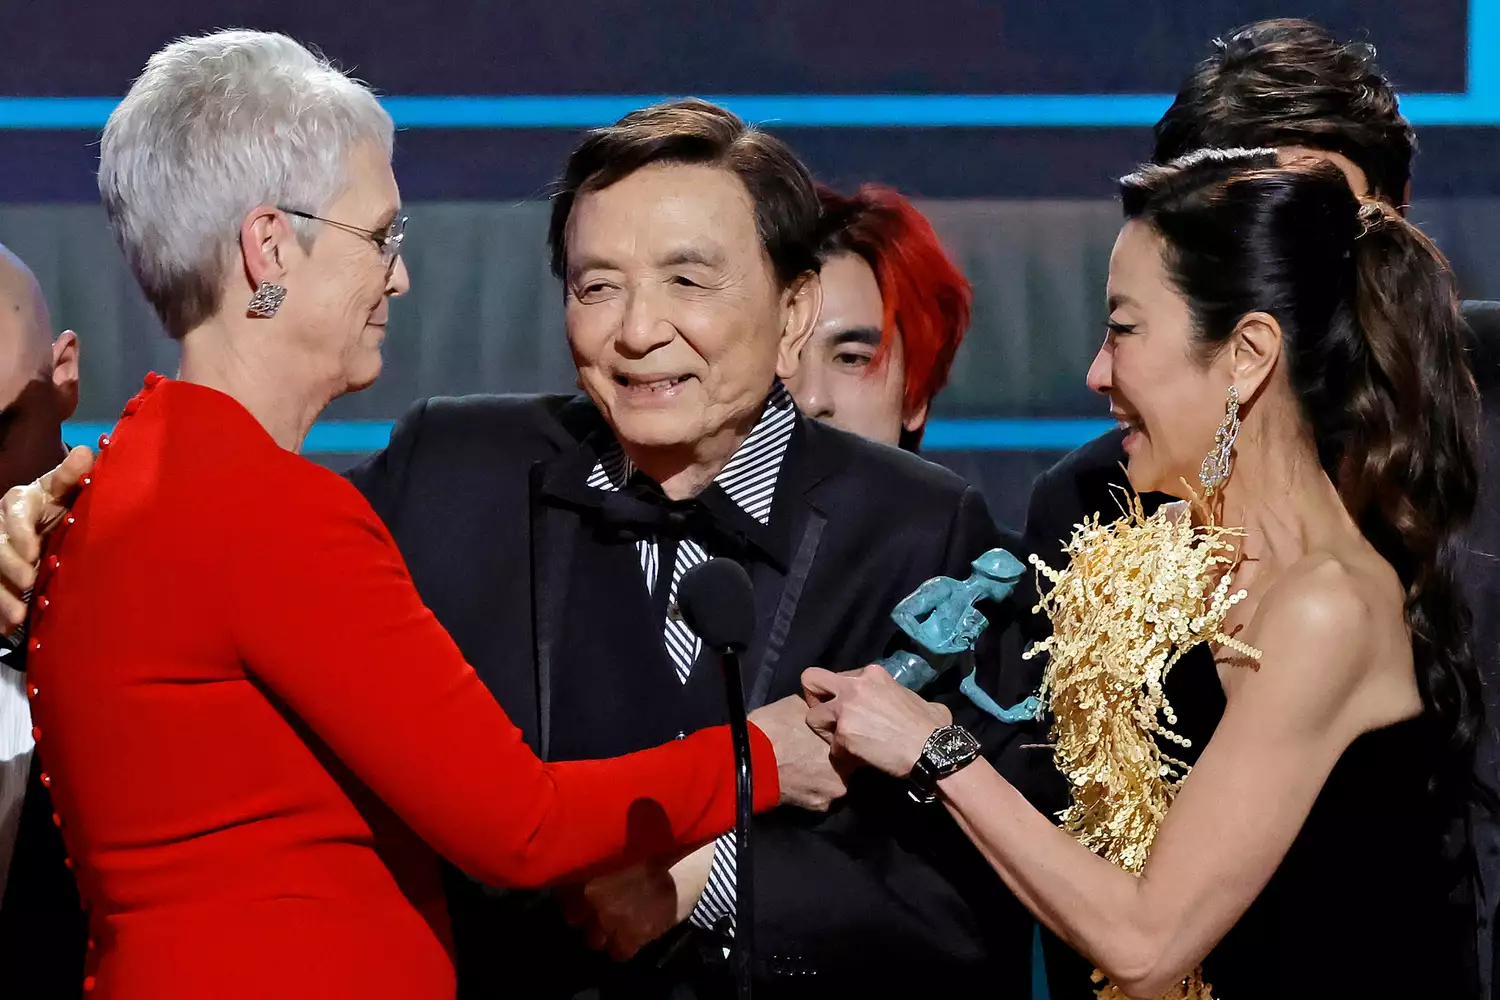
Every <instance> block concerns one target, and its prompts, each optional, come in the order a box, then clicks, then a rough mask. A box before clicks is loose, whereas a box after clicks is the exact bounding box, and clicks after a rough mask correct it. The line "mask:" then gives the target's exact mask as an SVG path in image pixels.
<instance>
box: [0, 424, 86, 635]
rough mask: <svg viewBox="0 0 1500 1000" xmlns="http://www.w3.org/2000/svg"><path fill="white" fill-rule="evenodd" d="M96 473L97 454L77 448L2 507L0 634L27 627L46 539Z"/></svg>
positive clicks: (10, 496)
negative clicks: (30, 596) (91, 473)
mask: <svg viewBox="0 0 1500 1000" xmlns="http://www.w3.org/2000/svg"><path fill="white" fill-rule="evenodd" d="M93 467H94V453H93V452H92V451H90V450H89V449H88V448H86V447H84V446H82V445H79V446H78V447H77V448H74V449H73V450H72V451H70V452H68V457H67V458H65V459H63V462H62V464H61V465H59V466H58V467H57V468H55V469H53V470H52V471H51V472H49V473H47V474H46V475H45V476H42V478H40V479H38V480H36V481H35V482H33V483H29V484H27V485H26V486H17V487H14V488H13V489H11V490H10V491H9V492H8V493H6V494H5V499H4V500H3V501H0V634H4V635H10V634H11V633H13V632H14V631H15V630H16V629H18V628H20V627H21V625H22V623H24V622H25V621H26V601H25V599H24V598H25V595H26V594H27V593H28V592H29V591H30V590H31V588H32V586H33V585H35V583H36V567H37V563H39V562H41V559H42V539H43V538H44V537H46V535H47V533H48V532H49V531H51V530H52V529H53V528H54V527H56V526H57V524H58V522H59V521H61V520H62V518H63V515H64V514H66V513H67V512H68V507H67V503H68V502H69V501H71V499H72V496H73V493H74V492H75V491H76V490H77V488H78V483H79V481H80V480H82V479H83V477H84V476H86V475H88V472H89V470H90V469H92V468H93Z"/></svg>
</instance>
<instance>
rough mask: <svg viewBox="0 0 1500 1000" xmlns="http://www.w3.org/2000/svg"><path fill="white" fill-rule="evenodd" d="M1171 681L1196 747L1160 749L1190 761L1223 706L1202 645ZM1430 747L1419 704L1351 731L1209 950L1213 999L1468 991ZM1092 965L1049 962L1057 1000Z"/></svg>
mask: <svg viewBox="0 0 1500 1000" xmlns="http://www.w3.org/2000/svg"><path fill="white" fill-rule="evenodd" d="M1166 694H1167V697H1168V699H1169V700H1170V701H1171V703H1172V707H1173V709H1174V710H1175V712H1176V715H1177V719H1178V725H1177V727H1176V731H1177V732H1178V733H1179V734H1180V735H1183V736H1187V737H1189V738H1190V739H1191V740H1192V747H1191V748H1189V749H1183V748H1181V747H1177V746H1175V745H1170V744H1164V746H1163V749H1164V750H1166V751H1167V752H1169V753H1171V754H1172V755H1173V756H1175V757H1178V758H1179V759H1182V760H1185V761H1186V762H1187V763H1189V764H1191V763H1193V762H1194V761H1196V760H1197V757H1198V754H1199V753H1200V752H1201V751H1202V748H1203V747H1204V746H1205V745H1207V743H1208V740H1209V738H1210V737H1211V736H1212V735H1213V731H1214V729H1215V727H1217V725H1218V723H1219V720H1220V719H1221V718H1222V717H1223V714H1224V706H1225V700H1224V690H1223V687H1222V686H1221V685H1220V683H1219V678H1218V673H1217V670H1216V668H1215V665H1214V662H1213V658H1212V656H1211V654H1210V653H1209V651H1208V649H1207V647H1204V646H1200V647H1198V648H1197V649H1195V650H1193V651H1192V653H1190V654H1188V655H1187V656H1185V657H1184V658H1183V660H1182V661H1181V662H1180V663H1179V664H1178V665H1177V666H1176V667H1174V668H1173V670H1172V672H1171V673H1170V674H1169V675H1168V678H1167V684H1166ZM1437 746H1438V738H1437V735H1436V734H1435V733H1433V731H1432V728H1431V727H1430V726H1429V724H1428V721H1427V719H1426V717H1425V716H1422V717H1418V718H1415V719H1410V720H1407V721H1405V722H1399V723H1396V724H1395V725H1392V726H1387V727H1385V728H1382V729H1377V730H1374V731H1372V732H1368V733H1365V734H1364V735H1362V736H1360V737H1359V738H1358V739H1356V740H1355V741H1354V742H1353V743H1352V744H1350V746H1349V747H1348V749H1346V750H1345V751H1344V753H1343V755H1342V756H1341V757H1340V758H1339V761H1338V763H1337V764H1336V765H1335V766H1334V769H1333V771H1332V772H1331V773H1330V774H1329V776H1328V780H1327V782H1326V783H1325V784H1324V786H1323V789H1322V791H1321V792H1320V793H1319V794H1318V798H1317V800H1316V801H1315V802H1314V804H1313V808H1312V811H1311V812H1310V813H1309V814H1308V817H1307V820H1306V822H1304V823H1303V825H1302V829H1301V831H1299V833H1298V834H1297V837H1296V839H1295V840H1294V841H1293V842H1292V846H1291V848H1290V849H1289V850H1288V851H1287V854H1286V857H1285V858H1284V859H1283V860H1282V862H1281V865H1280V866H1279V867H1278V868H1277V870H1276V872H1275V874H1274V875H1272V876H1271V880H1270V881H1269V882H1268V883H1267V884H1266V887H1265V889H1264V890H1262V892H1261V893H1260V895H1259V896H1258V897H1257V898H1256V900H1255V902H1253V903H1252V904H1251V905H1250V908H1249V909H1248V910H1246V911H1245V913H1244V915H1243V916H1242V917H1240V919H1239V921H1238V922H1237V923H1236V924H1235V926H1234V927H1233V928H1232V929H1231V930H1230V931H1229V933H1228V934H1226V935H1225V936H1224V938H1223V940H1221V941H1220V942H1219V944H1218V945H1217V946H1216V947H1215V948H1214V949H1213V951H1211V952H1210V953H1209V955H1208V957H1207V958H1206V959H1205V960H1204V963H1203V973H1204V979H1205V980H1206V981H1207V982H1208V983H1209V984H1210V985H1211V986H1212V988H1213V995H1214V997H1215V998H1216V1000H1271V998H1281V997H1309V998H1313V997H1317V998H1323V997H1330V998H1332V997H1337V998H1343V997H1348V998H1351V1000H1353V998H1358V1000H1371V998H1387V997H1389V998H1391V1000H1395V998H1398V997H1399V998H1402V1000H1407V998H1411V1000H1416V998H1421V1000H1427V998H1433V1000H1437V998H1443V1000H1448V998H1450V997H1462V998H1469V997H1472V996H1473V995H1474V993H1473V991H1474V988H1475V985H1474V980H1473V979H1472V975H1473V968H1472V961H1471V959H1472V953H1473V949H1472V946H1471V945H1470V942H1471V941H1472V940H1473V926H1472V922H1473V921H1472V916H1471V914H1472V912H1473V911H1472V909H1471V908H1470V909H1466V908H1465V905H1464V904H1465V902H1467V904H1468V906H1469V907H1472V897H1464V898H1461V899H1455V900H1450V898H1449V892H1448V887H1449V886H1450V885H1451V884H1452V882H1453V877H1452V874H1451V873H1452V871H1453V867H1452V866H1451V865H1449V864H1447V863H1446V862H1445V861H1444V857H1445V853H1444V847H1443V844H1444V841H1443V836H1444V831H1445V825H1444V823H1443V822H1442V820H1441V818H1440V816H1439V815H1438V814H1437V810H1435V809H1434V807H1433V805H1432V803H1431V802H1430V800H1429V798H1428V793H1427V782H1428V776H1429V775H1430V774H1431V772H1432V769H1433V761H1434V759H1435V750H1436V748H1437ZM1466 918H1467V924H1466V923H1465V919H1466ZM1049 951H1050V952H1051V953H1052V954H1051V957H1052V958H1054V959H1056V958H1058V957H1059V955H1058V951H1057V949H1056V947H1054V948H1049ZM1089 971H1090V970H1089V969H1088V968H1087V966H1086V963H1083V962H1082V960H1081V959H1079V958H1078V957H1077V956H1076V955H1074V956H1072V960H1071V961H1052V962H1050V963H1049V975H1050V978H1051V979H1052V982H1051V993H1052V997H1053V1000H1065V998H1073V997H1092V996H1093V988H1092V986H1091V985H1090V984H1089V982H1088V975H1089Z"/></svg>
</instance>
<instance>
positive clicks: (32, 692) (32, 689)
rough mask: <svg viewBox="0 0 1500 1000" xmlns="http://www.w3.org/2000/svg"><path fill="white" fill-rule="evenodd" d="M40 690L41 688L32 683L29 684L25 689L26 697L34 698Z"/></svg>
mask: <svg viewBox="0 0 1500 1000" xmlns="http://www.w3.org/2000/svg"><path fill="white" fill-rule="evenodd" d="M41 690H42V689H41V688H39V687H37V686H36V685H35V684H33V685H31V687H29V688H27V689H26V697H28V698H35V697H36V696H37V695H38V694H40V693H41Z"/></svg>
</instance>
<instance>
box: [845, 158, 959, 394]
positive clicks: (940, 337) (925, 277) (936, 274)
mask: <svg viewBox="0 0 1500 1000" xmlns="http://www.w3.org/2000/svg"><path fill="white" fill-rule="evenodd" d="M818 199H819V201H821V202H822V205H823V219H822V224H821V226H820V232H821V238H820V239H819V242H818V256H819V258H820V259H823V260H827V259H828V258H830V257H834V256H837V255H838V254H841V253H854V254H858V255H859V256H860V257H862V258H863V259H864V261H865V262H866V263H867V264H869V265H870V269H871V270H872V271H874V272H875V283H876V284H877V285H879V286H880V298H881V302H882V305H883V306H884V312H885V315H884V319H883V322H882V324H881V339H880V349H879V351H878V352H877V354H876V359H877V363H879V362H880V361H881V360H883V359H884V357H885V355H886V354H887V352H889V350H890V345H891V341H892V338H893V337H894V336H897V335H899V336H900V337H901V347H902V353H903V355H904V357H905V361H906V398H905V401H904V402H905V410H904V413H913V412H915V411H916V410H917V409H918V408H920V407H921V406H922V405H923V404H924V403H931V402H932V399H933V397H935V396H936V395H937V394H938V392H939V391H941V389H942V388H943V386H944V385H945V384H946V383H947V381H948V373H949V371H951V370H952V368H953V357H954V355H955V354H957V353H958V345H959V344H960V343H961V342H962V341H963V339H964V333H965V332H966V331H967V330H968V328H969V310H970V306H971V304H972V302H973V298H974V293H973V290H972V289H971V288H970V286H969V282H968V279H967V278H965V277H964V276H963V272H961V271H960V270H959V269H958V268H957V267H956V266H955V265H954V263H953V261H952V260H950V259H949V258H948V254H947V252H946V251H944V249H943V244H942V242H941V241H940V240H939V239H938V236H937V233H936V232H934V231H933V228H932V223H930V222H928V221H927V218H926V216H924V215H923V214H922V213H921V212H918V211H917V209H916V207H915V206H914V205H912V203H911V202H910V201H908V200H907V199H906V198H905V197H904V196H903V195H902V194H901V193H900V192H898V191H896V190H894V189H892V188H888V187H883V186H881V185H878V184H864V185H861V186H860V188H859V190H858V191H856V192H855V193H854V194H853V195H852V196H848V195H843V194H840V193H838V192H837V191H834V190H832V189H831V188H827V187H822V186H819V188H818Z"/></svg>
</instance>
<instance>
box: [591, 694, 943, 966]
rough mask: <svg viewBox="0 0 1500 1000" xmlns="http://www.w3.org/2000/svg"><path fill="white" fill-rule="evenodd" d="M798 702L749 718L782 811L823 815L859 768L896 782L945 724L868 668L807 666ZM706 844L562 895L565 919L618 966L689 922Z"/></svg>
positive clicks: (705, 870) (705, 872)
mask: <svg viewBox="0 0 1500 1000" xmlns="http://www.w3.org/2000/svg"><path fill="white" fill-rule="evenodd" d="M802 688H803V691H802V694H801V695H800V696H799V695H791V696H788V697H786V698H783V699H781V700H780V701H777V702H773V703H772V704H770V705H767V706H765V707H764V708H760V709H757V710H756V711H755V712H752V713H751V714H750V721H751V722H753V723H755V724H756V726H758V727H759V728H760V729H761V731H762V732H764V733H765V734H766V736H767V737H769V738H770V740H771V743H772V744H773V745H774V746H775V748H776V765H777V771H778V776H779V777H780V779H781V802H782V804H783V805H794V806H798V807H799V808H802V809H808V810H811V811H813V812H826V811H827V810H828V808H829V807H830V806H831V805H832V803H833V802H834V800H836V799H838V798H839V797H840V796H842V795H843V794H844V792H845V791H846V787H847V786H846V785H845V781H846V779H847V776H848V774H849V772H850V771H852V770H853V769H854V768H855V767H858V766H859V765H861V764H866V765H869V766H872V767H875V768H878V769H879V770H881V771H884V772H886V773H887V774H890V775H893V776H896V777H905V776H906V775H907V774H909V773H911V769H912V765H914V764H915V763H916V761H917V758H918V757H919V756H920V755H921V753H922V748H923V746H924V745H925V744H926V742H927V738H928V737H929V736H931V735H932V731H933V730H934V729H937V728H938V727H940V726H945V725H947V724H948V723H949V722H951V721H952V716H951V715H950V713H949V712H948V709H947V708H945V707H944V706H942V705H939V704H935V703H932V702H928V701H925V700H924V699H923V698H922V697H921V696H920V695H918V694H915V693H913V692H911V691H908V690H907V689H906V688H904V687H902V686H901V685H899V684H897V683H896V682H895V681H894V680H893V679H892V678H891V676H890V674H888V673H886V671H885V670H884V669H883V668H882V667H880V666H878V665H872V666H868V667H863V668H861V669H859V670H854V671H850V672H848V673H842V674H836V673H833V672H832V671H829V670H823V669H821V668H817V667H814V668H812V669H810V670H807V671H806V672H804V673H803V675H802ZM713 852H714V845H713V844H707V845H705V846H703V847H701V848H699V849H698V850H697V851H694V852H693V853H692V854H689V855H688V856H687V857H685V858H682V859H680V860H679V861H678V862H677V863H676V864H673V865H671V866H670V867H668V866H665V865H663V863H662V862H660V861H657V862H648V863H645V864H640V865H636V866H634V867H633V868H629V869H626V870H625V871H623V872H617V873H615V874H612V875H604V876H600V877H599V878H595V879H593V880H592V881H590V882H588V883H586V884H585V885H583V886H582V887H580V888H578V889H576V890H574V891H572V892H570V893H568V894H567V896H566V906H565V912H566V913H567V915H568V918H569V920H571V921H572V922H573V923H574V924H575V925H576V926H578V927H580V928H581V929H583V931H584V933H585V935H586V936H587V939H588V943H589V945H590V947H593V948H597V949H600V950H602V951H606V952H608V953H609V955H610V956H611V957H613V958H614V959H616V960H617V961H625V960H627V959H629V958H632V957H633V956H634V955H635V954H636V953H637V952H638V951H639V950H640V949H641V948H643V947H645V946H646V945H648V944H650V943H651V942H652V941H655V940H656V939H658V938H660V937H661V936H662V935H664V934H666V933H667V931H669V930H671V929H672V928H673V927H675V926H677V925H678V924H680V923H682V922H683V921H684V920H686V919H688V917H689V916H690V915H691V914H692V911H693V909H694V907H696V906H697V903H698V900H699V898H700V897H701V896H702V894H703V890H704V888H705V887H706V886H707V884H708V876H709V870H710V867H711V865H712V861H713Z"/></svg>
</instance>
